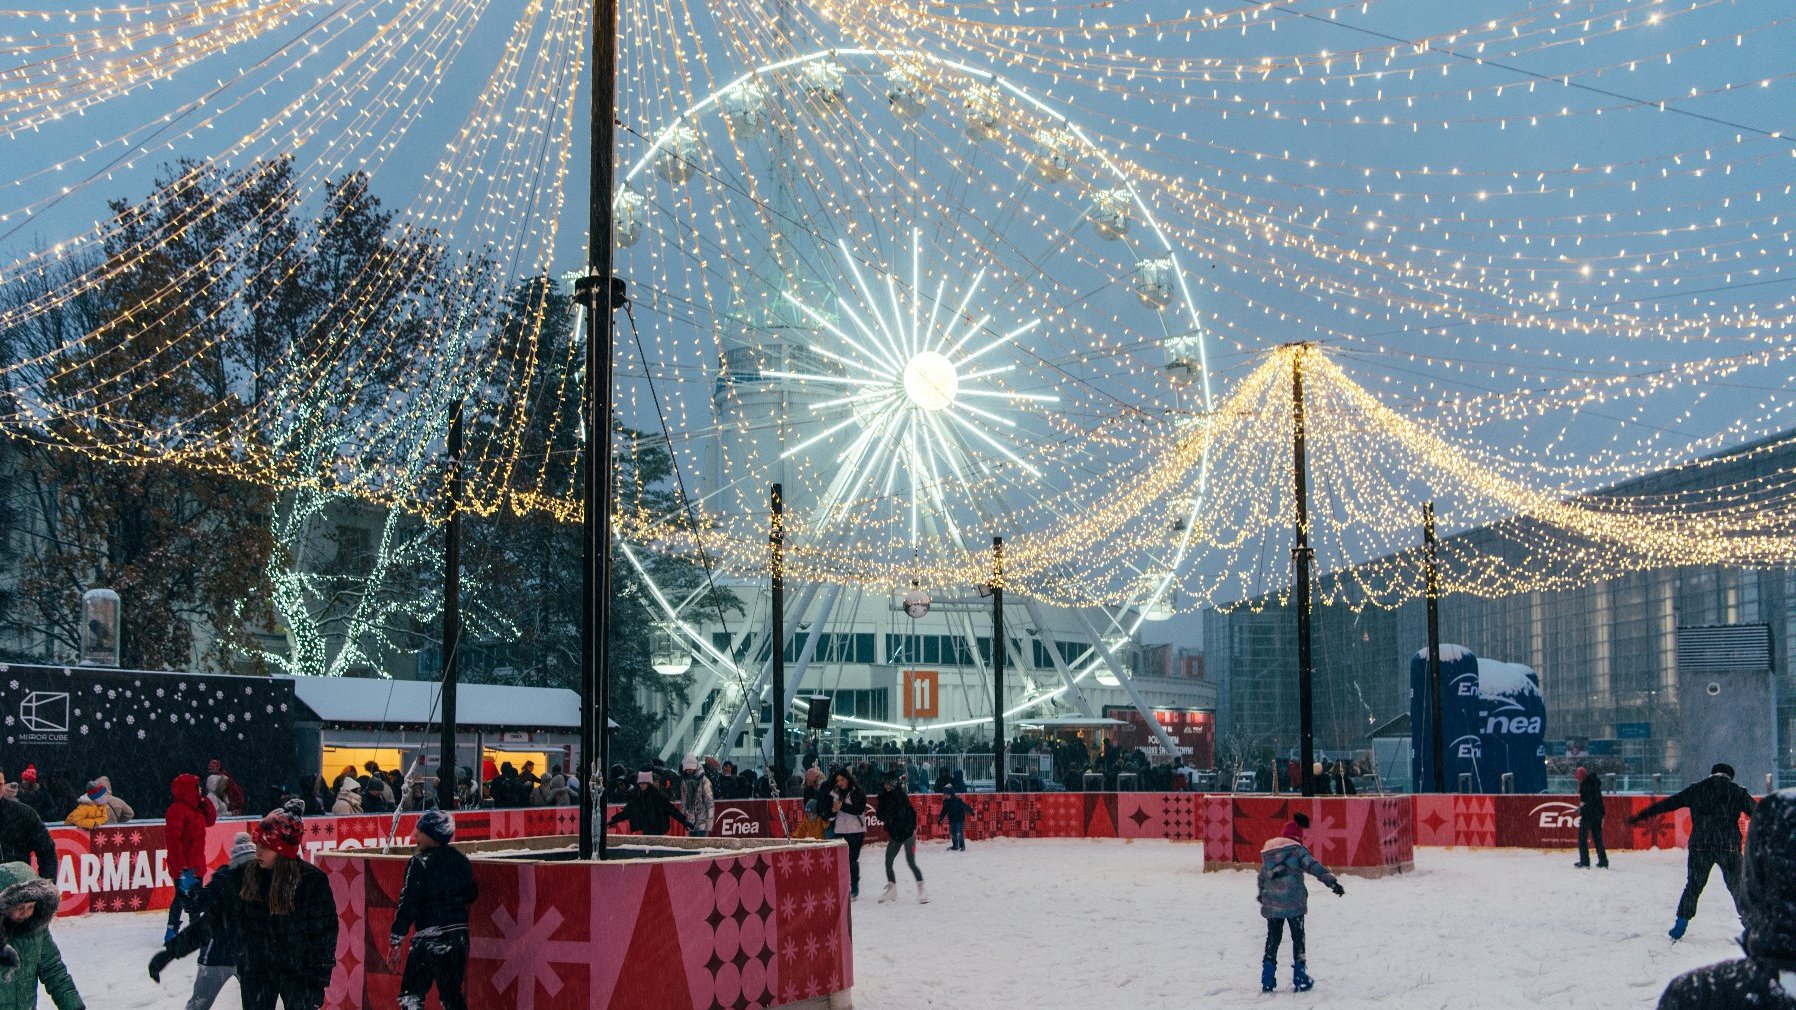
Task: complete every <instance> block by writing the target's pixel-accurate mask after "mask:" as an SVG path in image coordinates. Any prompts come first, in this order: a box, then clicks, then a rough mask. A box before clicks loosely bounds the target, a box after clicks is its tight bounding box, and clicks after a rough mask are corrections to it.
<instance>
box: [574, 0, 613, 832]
mask: <svg viewBox="0 0 1796 1010" xmlns="http://www.w3.org/2000/svg"><path fill="white" fill-rule="evenodd" d="M591 72H592V105H591V108H590V109H589V112H590V119H591V130H592V145H591V151H590V153H589V160H590V161H591V171H592V179H591V183H590V185H589V186H588V188H587V223H586V227H587V235H586V241H587V246H588V253H587V271H588V272H587V275H586V276H585V277H583V278H581V279H580V283H579V284H578V285H577V287H578V290H577V291H576V294H577V295H578V297H579V299H580V303H581V305H582V306H584V308H585V311H586V403H585V404H584V406H585V410H586V446H585V449H586V452H585V460H586V472H585V475H584V476H585V483H584V485H583V487H582V489H581V492H582V494H581V498H582V502H581V503H582V505H583V506H584V507H585V508H584V511H585V521H584V523H583V526H582V529H581V533H582V539H581V544H582V547H583V550H582V552H581V554H582V562H583V563H582V565H581V568H582V573H581V574H582V578H581V597H580V603H581V607H580V612H581V627H580V764H581V766H582V768H583V769H584V770H585V771H586V775H585V776H584V781H582V782H581V783H580V849H579V852H580V858H581V859H591V858H593V857H594V856H595V855H596V856H597V857H598V858H599V859H604V858H605V832H604V829H603V828H602V827H599V826H597V825H596V824H595V822H596V821H597V819H598V818H596V817H595V816H594V808H595V806H596V807H597V810H599V811H603V810H604V809H605V808H604V806H603V803H602V801H600V800H598V799H597V798H596V797H595V796H594V793H596V792H600V791H601V790H602V788H603V783H604V781H605V769H606V768H608V767H610V756H611V754H610V750H611V737H610V734H609V733H607V732H606V728H607V726H608V725H609V724H610V714H611V713H610V708H611V706H610V705H609V704H608V703H607V700H608V695H609V693H610V687H611V671H610V669H609V666H608V663H607V658H608V657H607V656H606V643H607V639H608V637H609V634H610V630H611V613H610V610H611V318H612V317H611V313H612V309H613V307H614V305H615V303H616V302H617V301H618V299H617V298H616V296H615V295H614V293H613V290H612V289H613V286H614V284H613V278H612V276H611V180H612V163H611V158H612V144H613V139H614V137H613V123H614V118H613V117H614V115H615V109H616V106H617V0H593V19H592V68H591ZM595 771H596V774H595ZM594 779H597V780H598V782H599V783H600V789H594V788H593V780H594ZM595 842H596V845H595Z"/></svg>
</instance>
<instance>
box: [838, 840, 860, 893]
mask: <svg viewBox="0 0 1796 1010" xmlns="http://www.w3.org/2000/svg"><path fill="white" fill-rule="evenodd" d="M836 837H837V838H840V839H841V840H842V841H844V842H847V843H848V893H850V894H859V893H861V843H862V842H864V841H866V840H867V836H866V835H864V834H861V833H860V832H858V831H857V832H855V833H854V834H852V835H837V836H836Z"/></svg>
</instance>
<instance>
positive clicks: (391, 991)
mask: <svg viewBox="0 0 1796 1010" xmlns="http://www.w3.org/2000/svg"><path fill="white" fill-rule="evenodd" d="M318 865H319V866H320V867H322V868H323V869H324V870H325V872H326V873H328V874H329V875H330V878H331V887H332V890H333V891H334V892H335V894H336V898H337V905H338V908H339V909H340V910H341V911H340V913H339V914H340V916H341V919H340V923H341V929H340V930H339V933H338V937H337V961H338V964H339V966H340V970H338V971H337V972H336V973H335V974H333V975H332V977H331V987H330V990H329V991H328V993H327V994H326V997H325V1006H326V1008H327V1010H359V1008H362V1007H386V1006H394V1005H396V1001H397V998H398V992H399V980H400V979H399V968H398V966H397V965H395V964H393V963H392V962H391V961H390V960H389V959H388V957H387V954H386V949H387V948H386V944H387V933H388V931H389V930H390V929H391V927H392V923H393V914H394V910H395V908H396V906H397V904H398V897H399V887H400V883H401V881H402V879H403V877H404V873H405V857H404V856H380V855H359V854H353V853H330V854H325V855H322V856H320V857H319V859H318ZM473 865H474V875H475V879H476V881H477V882H478V883H479V885H480V899H479V900H478V901H477V902H476V903H475V904H474V907H473V909H472V914H471V916H470V921H469V924H468V932H469V965H468V973H467V979H468V985H469V989H468V1002H469V1003H470V1005H473V1006H491V1007H499V1006H504V1007H516V1008H519V1010H704V1008H711V1010H725V1008H728V1010H748V1008H758V1007H772V1006H782V1005H785V1004H789V1003H794V1002H798V1001H800V1000H805V999H810V998H815V997H819V996H826V995H828V994H830V993H835V992H841V991H844V990H846V989H848V988H849V987H851V986H852V985H853V984H854V961H853V951H852V944H851V943H849V942H848V940H849V925H848V919H849V917H848V903H847V902H846V901H844V900H843V896H844V895H846V894H847V893H848V857H847V850H846V848H845V847H843V846H841V845H820V844H804V843H801V844H798V845H792V846H783V847H777V848H769V849H764V850H761V849H755V850H744V851H741V852H735V853H724V854H708V855H702V856H693V857H682V858H671V859H647V860H624V861H619V862H607V863H574V862H545V861H537V860H519V861H516V862H512V861H507V860H498V859H476V860H474V864H473ZM431 1005H432V1006H435V1005H436V1004H435V1002H434V997H433V1002H432V1004H431Z"/></svg>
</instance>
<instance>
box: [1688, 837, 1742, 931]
mask: <svg viewBox="0 0 1796 1010" xmlns="http://www.w3.org/2000/svg"><path fill="white" fill-rule="evenodd" d="M1717 866H1719V867H1721V882H1722V883H1724V884H1726V885H1727V893H1728V894H1729V895H1731V896H1732V897H1733V899H1734V911H1735V912H1736V913H1737V912H1739V910H1740V850H1739V849H1735V848H1725V849H1710V848H1700V849H1699V848H1691V850H1690V857H1689V861H1688V863H1687V864H1686V868H1687V871H1688V872H1687V874H1686V876H1685V878H1684V896H1683V897H1681V898H1679V899H1678V918H1680V919H1694V918H1696V899H1698V898H1700V897H1702V889H1703V887H1704V886H1706V885H1707V884H1708V882H1709V870H1710V869H1712V868H1713V867H1717Z"/></svg>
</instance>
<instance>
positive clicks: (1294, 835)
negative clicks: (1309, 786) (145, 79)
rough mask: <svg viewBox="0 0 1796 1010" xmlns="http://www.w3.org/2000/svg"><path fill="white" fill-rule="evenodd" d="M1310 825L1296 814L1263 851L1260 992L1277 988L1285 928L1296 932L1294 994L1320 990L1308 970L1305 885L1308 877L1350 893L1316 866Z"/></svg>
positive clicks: (1293, 939) (1293, 936)
mask: <svg viewBox="0 0 1796 1010" xmlns="http://www.w3.org/2000/svg"><path fill="white" fill-rule="evenodd" d="M1309 826H1310V819H1309V817H1308V816H1306V815H1304V814H1301V813H1299V814H1292V815H1291V819H1290V820H1289V821H1286V822H1285V827H1284V830H1283V831H1281V832H1279V836H1278V837H1277V838H1273V839H1271V840H1269V841H1267V842H1266V844H1265V845H1263V846H1261V848H1260V881H1259V883H1260V914H1261V915H1263V916H1265V917H1266V956H1265V959H1264V960H1263V961H1262V962H1261V963H1260V988H1261V989H1262V990H1264V991H1265V992H1271V991H1272V990H1274V989H1277V988H1278V946H1279V942H1280V941H1281V940H1282V939H1283V938H1284V931H1285V925H1286V923H1289V924H1290V926H1291V988H1293V989H1295V990H1297V991H1298V992H1307V991H1308V990H1309V989H1310V988H1311V987H1313V986H1314V985H1315V982H1314V980H1312V979H1311V978H1310V976H1309V973H1308V972H1307V971H1306V970H1305V963H1304V949H1303V948H1304V943H1303V941H1304V935H1303V917H1304V915H1306V914H1307V913H1308V912H1309V908H1310V890H1309V888H1308V887H1307V886H1305V884H1304V882H1303V875H1304V874H1306V873H1308V874H1310V875H1312V876H1314V877H1315V878H1316V879H1317V880H1320V881H1322V883H1323V884H1325V885H1327V886H1328V889H1329V890H1331V891H1333V892H1335V894H1336V895H1337V896H1338V895H1342V894H1346V893H1347V889H1346V888H1344V887H1342V886H1341V882H1340V881H1338V880H1336V879H1335V875H1334V874H1332V873H1330V872H1328V867H1326V866H1323V865H1322V864H1321V863H1319V862H1317V861H1316V858H1315V857H1314V856H1312V855H1310V850H1309V849H1308V848H1306V847H1305V846H1304V844H1303V836H1304V832H1305V831H1307V830H1308V829H1309Z"/></svg>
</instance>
